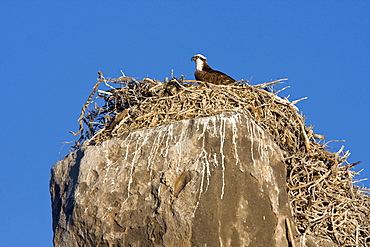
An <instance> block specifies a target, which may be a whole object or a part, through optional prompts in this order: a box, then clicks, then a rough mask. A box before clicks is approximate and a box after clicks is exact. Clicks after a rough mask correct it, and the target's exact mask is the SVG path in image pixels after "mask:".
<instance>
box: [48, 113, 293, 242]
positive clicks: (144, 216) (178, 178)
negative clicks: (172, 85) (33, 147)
mask: <svg viewBox="0 0 370 247" xmlns="http://www.w3.org/2000/svg"><path fill="white" fill-rule="evenodd" d="M281 160H282V151H281V150H280V149H279V148H278V147H277V146H276V145H275V144H274V143H273V141H272V140H271V139H270V137H269V135H268V134H267V133H266V132H265V131H263V130H262V129H261V128H260V127H259V126H258V125H256V124H255V123H254V122H253V121H252V120H250V119H249V118H248V117H247V116H246V115H241V114H238V113H223V114H219V115H215V116H211V117H204V118H199V119H191V120H183V121H178V122H174V123H170V124H166V125H163V126H160V127H156V128H152V129H143V130H138V131H135V132H131V133H129V134H126V135H125V136H121V137H118V138H113V139H111V140H108V141H105V142H104V143H103V144H102V145H101V146H83V147H82V148H81V149H80V150H78V151H76V152H72V153H70V154H69V155H68V156H66V157H65V158H64V159H63V160H61V161H59V162H57V163H56V164H55V165H54V166H53V168H52V171H51V182H50V189H51V197H52V211H53V230H54V245H55V246H58V247H59V246H66V247H67V246H68V247H73V246H291V244H289V239H288V238H289V237H288V236H291V234H289V233H288V230H287V229H289V227H288V225H287V222H291V220H290V218H291V216H290V215H291V212H290V209H289V205H288V197H287V193H286V178H285V176H286V175H285V173H286V169H285V166H284V164H283V163H282V162H281Z"/></svg>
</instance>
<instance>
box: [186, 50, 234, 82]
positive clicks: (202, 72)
mask: <svg viewBox="0 0 370 247" xmlns="http://www.w3.org/2000/svg"><path fill="white" fill-rule="evenodd" d="M191 60H194V61H195V63H196V71H195V73H194V75H195V79H197V80H198V81H204V82H209V83H213V84H217V85H227V84H231V83H234V82H235V80H234V79H233V78H231V77H230V76H228V75H226V74H225V73H222V72H221V71H217V70H214V69H212V68H211V67H210V66H209V65H208V64H207V58H206V57H205V56H203V55H201V54H197V55H194V56H193V57H192V58H191Z"/></svg>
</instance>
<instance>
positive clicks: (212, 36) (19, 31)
mask: <svg viewBox="0 0 370 247" xmlns="http://www.w3.org/2000/svg"><path fill="white" fill-rule="evenodd" d="M122 2H123V1H22V2H21V1H0V75H1V77H0V78H1V79H0V80H1V90H2V92H1V102H2V104H1V114H0V116H1V130H0V133H1V143H0V152H1V153H0V155H1V165H0V174H1V179H0V198H1V199H0V246H5V247H8V246H37V247H40V246H41V247H44V246H45V247H46V246H52V242H51V241H52V229H51V203H50V195H49V176H50V168H51V167H52V165H53V164H54V163H55V162H56V161H58V160H60V159H62V158H63V156H64V155H66V154H67V153H68V150H69V147H68V145H67V146H65V147H63V148H62V142H64V141H71V140H74V137H73V136H72V135H71V134H69V131H70V130H72V131H77V129H78V124H77V121H76V120H77V118H78V117H79V114H80V111H81V106H82V105H83V104H84V103H85V101H86V99H87V97H88V95H89V94H90V92H91V90H92V89H91V88H92V86H93V85H94V84H95V80H96V77H97V71H99V70H101V71H103V73H104V75H105V76H109V77H118V76H120V72H119V71H120V70H121V69H122V70H123V71H124V72H125V73H126V75H128V76H133V77H138V78H139V79H141V78H143V77H145V76H146V75H148V76H149V77H151V78H156V79H161V80H162V79H163V78H165V77H166V76H169V75H170V72H171V69H174V70H175V76H180V75H181V74H184V75H186V76H187V78H188V79H192V78H193V72H194V69H195V65H194V62H191V61H190V58H191V56H192V55H194V54H196V53H202V54H204V55H205V56H207V57H208V61H209V64H210V65H211V66H212V67H213V68H214V69H218V70H221V71H223V72H225V73H227V74H229V75H231V76H232V77H234V78H235V79H249V78H251V77H253V79H252V81H251V83H252V84H258V83H261V82H267V81H270V80H271V79H280V78H289V82H288V83H287V84H286V85H289V86H291V88H290V89H288V90H286V91H285V93H284V94H283V96H284V95H287V94H289V95H291V96H290V99H291V100H295V99H298V98H302V97H305V96H307V97H308V100H305V101H302V102H300V103H299V104H298V107H299V108H300V110H301V111H303V114H304V115H305V116H306V117H307V123H308V124H312V125H314V126H315V131H316V132H317V133H319V134H325V136H326V137H327V140H338V139H344V140H346V142H344V143H339V144H333V145H332V146H333V147H334V151H335V150H338V148H339V147H340V145H345V146H346V148H345V150H350V151H351V153H352V154H351V156H350V158H349V161H350V162H356V161H360V160H361V161H362V163H361V164H360V165H359V166H358V167H356V170H359V169H365V170H364V172H363V175H362V176H361V177H359V178H363V177H370V168H369V165H370V164H369V163H370V158H369V140H370V134H369V133H370V131H369V127H370V126H369V125H370V110H369V105H370V97H369V91H370V86H369V84H370V82H369V78H370V14H369V13H370V1H131V2H130V3H122ZM61 148H62V149H61ZM363 184H364V185H365V186H366V187H370V182H369V181H367V182H364V183H363Z"/></svg>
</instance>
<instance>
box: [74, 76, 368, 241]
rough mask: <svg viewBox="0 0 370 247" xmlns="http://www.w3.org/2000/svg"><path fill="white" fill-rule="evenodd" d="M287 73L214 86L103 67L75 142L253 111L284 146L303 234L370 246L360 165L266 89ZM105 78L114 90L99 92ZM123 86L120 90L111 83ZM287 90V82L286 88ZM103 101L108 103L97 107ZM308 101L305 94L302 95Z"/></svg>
mask: <svg viewBox="0 0 370 247" xmlns="http://www.w3.org/2000/svg"><path fill="white" fill-rule="evenodd" d="M285 81H286V79H281V80H276V81H272V82H269V83H262V84H259V85H253V86H252V85H249V84H248V83H245V82H243V81H239V82H236V83H234V84H231V85H226V86H225V85H214V84H208V83H203V82H200V81H189V80H187V81H186V80H184V78H180V79H177V78H175V77H172V79H171V80H169V81H168V80H165V81H164V82H161V81H157V80H153V79H149V78H144V79H143V80H142V81H137V80H136V79H135V78H131V77H126V76H122V77H119V78H116V79H115V78H104V77H103V75H102V73H100V77H99V78H98V81H97V83H96V85H95V86H94V88H93V92H92V93H91V94H90V96H89V98H88V100H87V102H86V103H85V105H84V106H83V108H82V113H81V116H80V118H79V123H80V128H79V131H78V132H77V133H73V134H75V135H78V134H80V138H79V140H78V141H77V142H76V144H75V146H73V148H79V147H80V145H82V143H85V145H99V144H100V143H102V142H103V141H104V140H107V139H109V138H112V137H115V136H120V135H123V134H125V133H127V132H129V131H133V130H137V129H143V128H150V127H156V126H160V125H163V124H166V123H170V122H174V121H178V120H184V119H192V118H199V117H205V116H210V115H214V114H217V113H221V112H225V111H234V112H239V113H242V114H246V115H248V116H249V117H250V118H251V119H253V120H254V121H255V122H257V123H258V124H259V125H260V126H261V127H262V128H264V129H265V130H266V131H268V132H269V133H270V134H271V136H272V138H273V139H274V141H275V142H276V143H277V144H278V145H279V146H280V148H281V149H282V150H284V151H285V164H286V168H287V185H288V194H289V197H290V204H291V209H292V214H293V216H294V219H295V225H296V228H297V229H296V230H297V232H298V233H299V234H300V236H298V237H300V238H301V239H304V238H305V236H315V237H316V238H319V239H322V240H330V241H333V242H335V243H336V244H338V245H340V246H368V245H370V224H369V223H370V222H369V217H370V200H369V190H368V189H360V188H359V187H358V186H355V185H353V183H354V181H353V177H354V176H355V175H357V173H356V172H354V171H352V170H351V168H352V167H353V166H354V165H356V164H357V163H355V164H349V163H348V162H347V161H346V160H347V157H348V156H349V152H348V151H347V152H343V150H342V149H341V150H339V151H338V152H336V153H331V152H328V151H326V150H325V147H326V144H321V143H320V141H317V140H318V139H323V137H322V136H320V135H317V134H315V133H314V132H313V130H312V128H309V127H306V125H305V123H304V118H303V117H302V116H301V115H300V114H299V112H298V108H297V107H296V106H295V104H296V103H297V102H299V101H300V100H297V101H293V102H290V101H289V100H287V99H285V98H281V97H279V96H278V93H279V92H276V93H274V92H270V91H269V90H266V89H268V88H269V86H270V85H274V84H278V83H283V82H285ZM102 82H104V83H105V85H106V86H107V87H108V88H109V90H106V91H102V90H99V86H100V84H101V83H102ZM113 84H115V85H118V87H117V88H115V87H113V86H111V85H113ZM284 89H285V88H284ZM96 94H97V96H96V98H95V99H94V101H95V102H97V101H99V100H100V101H102V102H103V105H102V106H99V105H98V104H97V103H95V104H94V106H93V109H89V106H90V105H92V103H93V101H92V99H93V97H94V96H95V95H96ZM301 100H302V99H301Z"/></svg>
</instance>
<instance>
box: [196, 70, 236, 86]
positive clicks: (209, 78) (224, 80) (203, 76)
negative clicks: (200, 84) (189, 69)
mask: <svg viewBox="0 0 370 247" xmlns="http://www.w3.org/2000/svg"><path fill="white" fill-rule="evenodd" d="M194 75H195V79H197V80H198V81H204V82H209V83H213V84H216V85H227V84H230V83H233V82H235V80H234V79H233V78H231V77H230V76H228V75H226V74H225V73H222V72H221V71H217V70H212V71H195V73H194Z"/></svg>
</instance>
